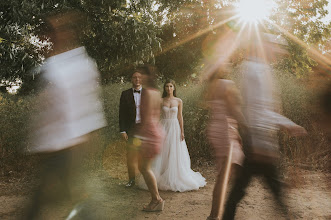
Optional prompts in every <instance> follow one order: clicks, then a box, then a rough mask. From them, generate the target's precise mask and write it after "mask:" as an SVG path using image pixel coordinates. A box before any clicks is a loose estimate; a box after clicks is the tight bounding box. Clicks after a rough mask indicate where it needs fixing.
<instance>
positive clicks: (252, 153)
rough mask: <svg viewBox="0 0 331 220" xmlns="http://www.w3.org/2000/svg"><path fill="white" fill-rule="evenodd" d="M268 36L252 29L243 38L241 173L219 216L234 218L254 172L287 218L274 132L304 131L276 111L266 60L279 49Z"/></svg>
mask: <svg viewBox="0 0 331 220" xmlns="http://www.w3.org/2000/svg"><path fill="white" fill-rule="evenodd" d="M271 37H272V36H271V35H268V34H263V33H259V32H258V31H256V33H255V34H254V33H253V34H252V35H251V36H249V38H248V39H249V40H247V42H245V45H247V46H246V47H245V49H246V58H245V60H244V61H243V63H242V74H243V75H242V82H241V89H242V96H243V112H244V116H245V119H246V120H247V125H248V132H247V133H246V134H243V140H244V149H245V156H246V157H245V161H244V164H243V169H242V174H241V175H240V176H239V177H238V178H237V179H236V181H235V183H234V186H233V188H232V190H231V192H230V195H229V198H228V201H227V203H226V206H225V209H224V210H225V211H224V215H223V219H234V216H235V211H236V206H237V204H238V203H239V202H240V200H241V199H242V198H243V197H244V195H245V189H246V188H247V186H248V184H249V182H250V180H251V178H252V177H253V176H254V175H261V176H263V177H264V179H265V180H266V183H267V184H268V186H269V187H270V189H271V191H272V193H273V194H274V196H275V198H276V201H277V203H278V204H279V205H280V207H281V210H282V212H283V214H284V215H286V216H287V218H288V213H287V208H286V206H285V203H284V201H283V199H282V195H281V187H282V186H281V182H280V181H279V170H278V168H277V163H278V161H279V157H280V154H279V147H278V137H277V132H278V130H279V129H280V128H284V129H286V130H287V131H288V132H289V134H290V135H293V136H294V135H304V134H306V130H305V129H304V128H302V127H300V126H298V125H296V124H295V123H294V122H292V121H291V120H289V119H287V118H286V117H284V116H282V115H280V114H278V113H277V112H276V102H275V99H274V97H273V94H274V93H273V91H274V90H273V79H272V69H271V67H270V65H269V62H270V60H272V59H274V58H275V57H274V56H275V55H276V53H280V52H281V51H282V50H281V49H279V45H277V44H276V43H274V42H273V41H272V39H271Z"/></svg>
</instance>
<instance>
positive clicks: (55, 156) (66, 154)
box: [25, 149, 72, 219]
mask: <svg viewBox="0 0 331 220" xmlns="http://www.w3.org/2000/svg"><path fill="white" fill-rule="evenodd" d="M71 157H72V155H71V151H70V149H65V150H61V151H58V152H53V153H49V154H48V155H45V158H44V159H43V161H42V163H41V165H42V166H43V168H42V171H41V173H40V184H39V186H38V188H37V189H36V191H35V192H34V195H33V197H32V201H31V205H30V206H29V209H28V210H27V212H28V213H27V215H26V218H25V219H35V218H37V216H38V214H39V212H40V210H41V207H42V205H43V204H47V203H53V202H54V201H56V200H61V199H63V198H70V196H71V195H70V187H69V172H70V163H71Z"/></svg>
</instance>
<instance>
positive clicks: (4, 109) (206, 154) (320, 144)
mask: <svg viewBox="0 0 331 220" xmlns="http://www.w3.org/2000/svg"><path fill="white" fill-rule="evenodd" d="M238 75H239V72H238V71H237V73H236V74H233V75H232V76H231V78H232V79H233V80H234V81H236V82H238ZM277 78H278V84H277V85H278V87H279V88H280V91H281V93H280V94H281V96H280V97H281V101H282V112H283V114H284V115H285V116H286V117H288V118H290V119H291V120H293V121H294V122H295V123H297V124H299V125H301V126H303V127H305V128H306V129H307V131H308V133H309V135H308V136H306V137H300V138H290V137H288V135H287V134H286V133H284V132H281V133H280V146H281V149H282V152H283V154H284V155H285V158H286V160H287V161H290V162H295V163H305V164H310V165H314V167H318V168H323V167H324V166H325V165H326V164H327V162H328V160H329V159H330V158H328V157H327V155H328V154H327V153H329V152H330V150H329V146H328V143H327V139H326V137H325V135H324V134H323V132H322V131H321V129H320V127H319V126H318V124H317V123H316V120H317V119H318V117H319V115H318V113H317V112H316V111H315V109H314V108H313V106H314V105H312V103H314V102H313V101H314V100H316V97H317V95H318V94H317V92H316V91H314V90H312V89H305V86H304V84H303V83H302V82H301V81H299V80H298V79H297V78H295V77H290V76H282V75H280V74H277ZM128 88H130V84H129V83H124V84H108V85H106V86H104V87H103V89H102V99H103V101H104V110H105V115H106V119H107V122H108V126H107V127H106V128H105V129H104V134H105V135H104V136H103V137H102V142H99V143H100V144H102V145H103V146H102V147H103V148H106V147H107V146H109V145H114V146H113V148H114V150H115V151H118V153H120V154H121V155H123V156H124V153H123V152H124V151H125V150H124V147H119V146H117V145H120V144H119V143H121V142H120V141H119V140H120V134H119V125H118V113H119V112H118V111H119V100H120V95H121V92H122V91H123V90H125V89H128ZM160 88H162V86H160ZM203 91H204V88H203V86H202V85H200V84H193V83H190V84H188V85H181V86H177V95H178V97H179V98H181V99H182V100H183V104H184V106H183V118H184V129H185V137H186V138H185V139H186V143H187V146H188V150H189V152H190V155H191V159H192V162H193V163H195V164H199V161H200V160H201V159H202V158H204V160H208V161H210V160H211V155H212V154H211V148H210V146H209V143H208V140H207V138H206V125H207V122H208V117H209V115H208V110H207V109H206V108H204V100H203V96H204V94H203V93H204V92H203ZM35 98H36V96H34V95H31V96H25V97H19V96H15V95H14V96H13V95H1V96H0V114H1V116H2V117H1V118H0V153H1V154H0V158H1V160H0V166H1V170H4V168H5V167H8V166H9V167H10V166H13V165H14V166H15V167H19V168H24V165H23V164H24V163H23V162H24V160H23V159H22V158H24V157H25V155H24V154H21V152H22V150H24V149H27V148H28V146H29V141H28V138H27V136H28V134H29V132H30V131H29V121H30V120H31V115H33V113H34V112H35V110H36V108H37V107H38V106H40V105H42V103H39V104H38V103H36V102H35ZM115 145H116V146H115ZM326 152H327V153H326Z"/></svg>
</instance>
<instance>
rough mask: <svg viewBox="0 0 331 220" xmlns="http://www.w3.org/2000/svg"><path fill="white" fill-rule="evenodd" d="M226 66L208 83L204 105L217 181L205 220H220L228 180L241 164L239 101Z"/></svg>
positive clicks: (241, 121) (243, 121) (242, 154)
mask: <svg viewBox="0 0 331 220" xmlns="http://www.w3.org/2000/svg"><path fill="white" fill-rule="evenodd" d="M227 73H228V70H226V68H225V66H223V68H221V69H220V70H218V71H216V72H215V73H214V74H213V75H212V76H211V77H210V79H209V83H208V93H207V97H206V102H207V104H208V106H209V108H210V110H211V116H210V119H209V122H208V127H207V137H208V140H209V142H210V143H211V146H212V147H213V150H214V151H213V152H214V156H215V159H216V168H217V177H216V182H215V186H214V191H213V201H212V209H211V212H210V215H209V217H208V218H207V219H210V220H211V219H219V216H220V215H221V214H222V212H223V206H224V199H225V194H226V190H227V184H228V180H229V176H231V175H233V173H234V172H235V169H238V166H240V165H242V164H243V161H244V157H245V156H244V152H243V150H242V142H241V137H240V135H239V131H238V128H239V125H238V122H239V123H240V124H241V125H245V119H244V117H243V114H242V112H241V102H240V100H241V98H240V95H239V92H238V90H237V88H236V86H235V84H234V82H233V81H231V80H227V79H225V78H224V77H225V75H226V74H227Z"/></svg>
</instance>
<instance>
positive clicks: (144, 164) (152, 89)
mask: <svg viewBox="0 0 331 220" xmlns="http://www.w3.org/2000/svg"><path fill="white" fill-rule="evenodd" d="M141 70H142V71H141V72H142V82H143V85H144V88H145V91H144V93H143V95H142V100H141V124H140V126H139V129H138V132H137V134H136V135H135V136H136V138H139V139H135V140H134V143H135V144H136V145H137V146H139V156H138V167H139V171H140V172H141V174H142V176H143V177H144V180H145V183H146V185H147V187H148V190H149V192H150V193H151V197H152V200H151V202H150V203H149V204H148V205H147V206H144V208H143V211H146V212H154V211H162V210H163V208H164V200H163V199H162V198H161V196H160V194H159V191H158V188H157V182H156V179H155V175H154V173H153V171H152V169H151V165H152V162H153V159H154V158H155V157H156V155H157V154H159V153H160V150H161V146H162V143H163V139H164V131H163V130H162V127H161V125H160V123H159V120H160V110H161V109H160V107H161V95H160V92H159V91H158V90H157V88H156V82H155V74H156V73H155V72H156V68H155V67H153V66H149V65H147V66H144V67H143V68H141Z"/></svg>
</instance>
